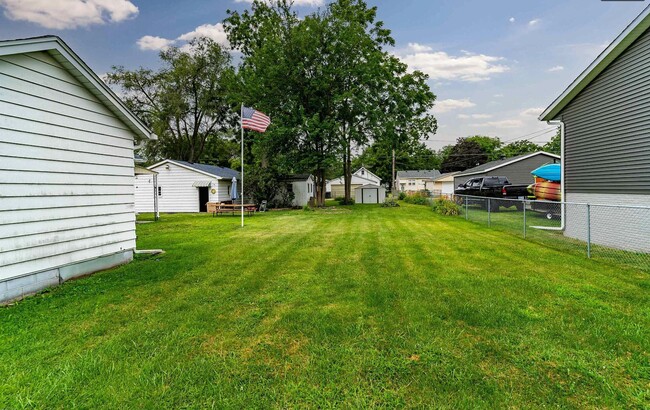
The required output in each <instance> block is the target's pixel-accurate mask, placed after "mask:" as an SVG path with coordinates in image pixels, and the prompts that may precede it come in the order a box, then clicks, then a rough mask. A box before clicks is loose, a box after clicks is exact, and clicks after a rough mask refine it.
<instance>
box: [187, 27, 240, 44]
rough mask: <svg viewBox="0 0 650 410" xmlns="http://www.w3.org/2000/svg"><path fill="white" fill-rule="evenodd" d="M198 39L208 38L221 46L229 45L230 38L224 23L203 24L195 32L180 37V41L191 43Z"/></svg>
mask: <svg viewBox="0 0 650 410" xmlns="http://www.w3.org/2000/svg"><path fill="white" fill-rule="evenodd" d="M198 37H207V38H210V39H212V40H214V41H215V42H217V43H219V44H222V45H228V37H227V36H226V30H225V29H224V28H223V24H222V23H217V24H202V25H200V26H198V27H197V28H195V29H194V30H193V31H190V32H189V33H185V34H183V35H181V36H179V37H178V40H182V41H190V40H193V39H195V38H198Z"/></svg>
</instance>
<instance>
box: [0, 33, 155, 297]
mask: <svg viewBox="0 0 650 410" xmlns="http://www.w3.org/2000/svg"><path fill="white" fill-rule="evenodd" d="M0 128H1V129H0V302H4V301H7V300H12V299H16V298H20V297H22V296H24V295H26V294H30V293H33V292H36V291H38V290H41V289H44V288H46V287H49V286H54V285H58V284H59V283H61V282H63V281H65V280H68V279H70V278H73V277H76V276H81V275H86V274H89V273H93V272H96V271H99V270H103V269H107V268H110V267H113V266H116V265H119V264H123V263H126V262H128V261H130V260H131V259H132V258H133V251H134V249H135V239H136V236H135V212H134V202H135V201H134V195H133V176H134V158H133V149H134V142H135V141H136V140H139V141H142V140H147V139H155V135H153V134H152V133H151V131H150V130H149V129H148V128H147V127H146V126H145V125H143V124H142V122H140V120H139V119H138V118H137V117H136V116H135V115H134V114H133V113H132V112H131V111H129V110H128V109H127V108H126V106H125V105H124V104H123V103H122V102H121V101H120V99H119V98H118V97H117V96H116V95H115V94H114V93H113V92H112V91H111V90H110V88H109V87H107V86H106V84H104V82H103V81H102V80H101V79H100V78H99V77H98V76H97V75H96V74H95V73H94V72H93V71H92V70H91V69H90V68H89V67H88V66H87V65H86V64H85V63H84V62H83V60H81V58H79V56H77V55H76V54H75V53H74V52H73V51H72V50H71V49H70V48H69V47H68V45H67V44H65V43H64V42H63V40H61V39H60V38H58V37H55V36H45V37H36V38H29V39H21V40H9V41H0Z"/></svg>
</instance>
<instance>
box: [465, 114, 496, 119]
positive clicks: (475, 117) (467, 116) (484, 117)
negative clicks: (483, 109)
mask: <svg viewBox="0 0 650 410" xmlns="http://www.w3.org/2000/svg"><path fill="white" fill-rule="evenodd" d="M458 118H459V119H461V120H466V119H470V118H472V119H475V120H486V119H488V118H492V116H491V115H490V114H458Z"/></svg>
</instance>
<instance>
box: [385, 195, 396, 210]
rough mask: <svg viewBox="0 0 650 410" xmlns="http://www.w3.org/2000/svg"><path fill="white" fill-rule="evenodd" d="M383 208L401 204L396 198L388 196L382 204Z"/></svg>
mask: <svg viewBox="0 0 650 410" xmlns="http://www.w3.org/2000/svg"><path fill="white" fill-rule="evenodd" d="M381 206H382V208H396V207H398V206H399V204H398V203H397V201H396V200H395V198H393V197H390V198H386V200H385V201H384V203H383V204H381Z"/></svg>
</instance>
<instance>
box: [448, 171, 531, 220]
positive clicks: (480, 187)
mask: <svg viewBox="0 0 650 410" xmlns="http://www.w3.org/2000/svg"><path fill="white" fill-rule="evenodd" d="M455 193H456V194H457V195H470V196H476V197H485V198H494V199H491V200H490V201H489V206H490V209H491V210H492V211H494V212H498V211H499V207H501V206H504V207H510V206H516V207H517V209H520V208H521V209H523V204H520V203H516V202H515V203H513V202H510V201H499V200H498V199H524V198H526V197H527V196H528V185H512V184H511V183H510V181H509V180H508V178H507V177H499V176H487V177H480V178H472V179H469V180H467V181H466V182H465V183H464V184H460V185H458V188H457V189H456V190H455ZM471 202H472V204H473V205H479V206H483V207H487V206H488V205H487V204H488V202H487V201H485V200H472V201H471Z"/></svg>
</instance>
